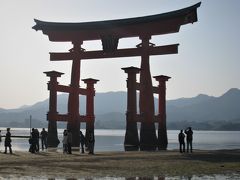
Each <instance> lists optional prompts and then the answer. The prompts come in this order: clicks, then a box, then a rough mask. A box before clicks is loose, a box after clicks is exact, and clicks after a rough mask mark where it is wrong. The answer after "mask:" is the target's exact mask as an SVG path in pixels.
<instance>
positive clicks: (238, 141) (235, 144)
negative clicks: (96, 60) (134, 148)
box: [0, 128, 240, 152]
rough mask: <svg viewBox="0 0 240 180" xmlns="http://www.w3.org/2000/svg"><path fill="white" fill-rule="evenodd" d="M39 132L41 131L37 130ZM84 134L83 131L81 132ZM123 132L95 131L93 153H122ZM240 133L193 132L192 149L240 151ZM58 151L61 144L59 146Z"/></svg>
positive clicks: (18, 142)
mask: <svg viewBox="0 0 240 180" xmlns="http://www.w3.org/2000/svg"><path fill="white" fill-rule="evenodd" d="M0 130H2V135H5V133H6V128H0ZM39 130H41V129H39ZM82 131H83V133H85V131H84V130H82ZM29 133H30V131H29V129H28V128H12V129H11V134H12V135H25V136H28V135H29ZM167 133H168V149H169V150H172V149H178V139H177V137H178V133H179V131H178V130H169V131H168V132H167ZM58 134H59V140H60V141H61V140H62V134H63V129H59V130H58ZM124 135H125V130H109V129H107V130H106V129H96V130H95V140H96V142H95V151H96V152H100V151H124V146H123V143H124ZM239 137H240V131H194V134H193V148H194V149H201V150H218V149H240V138H239ZM3 141H4V138H2V143H1V144H0V150H1V151H2V150H3V148H4V147H3V146H4V143H3ZM12 146H13V150H19V151H28V149H29V144H28V139H22V138H12ZM58 147H59V149H61V148H62V144H59V146H58Z"/></svg>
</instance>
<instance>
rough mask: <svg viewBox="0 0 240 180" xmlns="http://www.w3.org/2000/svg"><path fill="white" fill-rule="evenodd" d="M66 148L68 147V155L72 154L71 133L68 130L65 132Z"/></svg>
mask: <svg viewBox="0 0 240 180" xmlns="http://www.w3.org/2000/svg"><path fill="white" fill-rule="evenodd" d="M67 147H68V154H72V132H71V131H70V129H68V132H67Z"/></svg>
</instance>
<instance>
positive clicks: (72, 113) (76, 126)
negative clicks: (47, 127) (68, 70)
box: [67, 41, 82, 147]
mask: <svg viewBox="0 0 240 180" xmlns="http://www.w3.org/2000/svg"><path fill="white" fill-rule="evenodd" d="M81 44H82V42H81V41H77V42H73V48H72V49H71V51H72V53H73V61H72V74H71V84H70V87H71V88H72V92H70V93H69V98H68V116H69V117H70V118H69V120H68V123H67V129H68V130H70V131H71V133H72V137H73V139H72V140H73V141H72V146H73V147H79V144H80V142H79V135H80V134H79V132H80V122H79V116H80V114H79V92H78V88H79V87H80V85H79V83H80V66H81V58H80V55H81V51H82V50H81Z"/></svg>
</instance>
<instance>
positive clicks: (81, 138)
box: [79, 131, 85, 153]
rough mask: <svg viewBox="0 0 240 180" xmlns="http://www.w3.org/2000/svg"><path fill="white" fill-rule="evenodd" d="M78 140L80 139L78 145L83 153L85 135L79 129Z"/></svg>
mask: <svg viewBox="0 0 240 180" xmlns="http://www.w3.org/2000/svg"><path fill="white" fill-rule="evenodd" d="M79 140H80V146H81V150H82V153H84V145H85V137H84V135H83V133H82V131H80V134H79Z"/></svg>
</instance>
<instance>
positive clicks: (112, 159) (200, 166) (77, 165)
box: [0, 149, 240, 178]
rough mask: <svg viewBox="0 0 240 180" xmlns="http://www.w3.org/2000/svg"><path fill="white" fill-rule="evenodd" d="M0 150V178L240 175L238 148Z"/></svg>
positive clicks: (239, 152) (239, 150) (239, 153)
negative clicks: (88, 151) (189, 150)
mask: <svg viewBox="0 0 240 180" xmlns="http://www.w3.org/2000/svg"><path fill="white" fill-rule="evenodd" d="M13 153H14V154H12V155H10V154H3V153H2V152H1V153H0V162H1V163H0V178H1V177H2V178H11V177H15V178H16V177H44V178H63V177H64V178H84V177H126V178H127V177H174V176H187V177H188V176H204V175H210V176H211V175H216V174H220V175H226V174H229V175H234V174H236V175H237V177H240V149H234V150H194V152H193V153H179V152H178V151H177V150H167V151H155V152H146V151H144V152H142V151H134V152H120V151H119V152H97V153H96V154H95V155H88V154H86V153H85V154H81V153H79V152H78V151H73V154H71V155H69V154H63V153H62V152H54V151H53V149H49V150H48V152H42V151H40V153H36V154H31V153H29V152H22V151H16V152H13Z"/></svg>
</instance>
